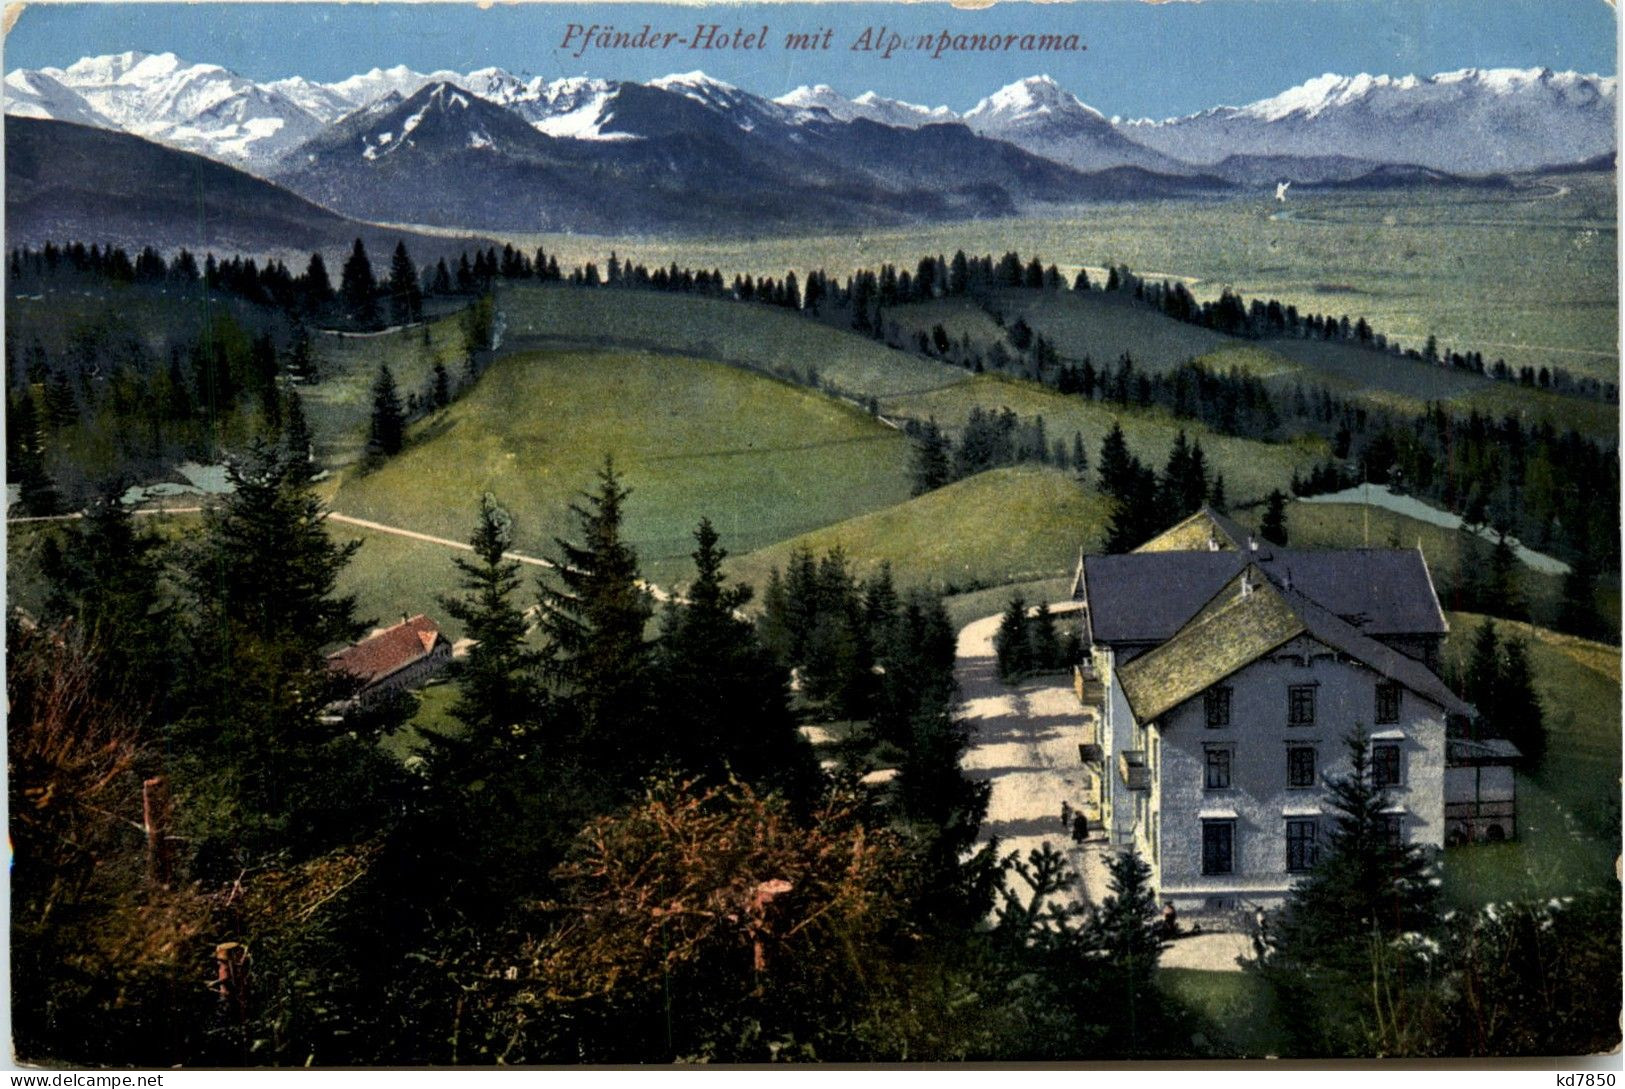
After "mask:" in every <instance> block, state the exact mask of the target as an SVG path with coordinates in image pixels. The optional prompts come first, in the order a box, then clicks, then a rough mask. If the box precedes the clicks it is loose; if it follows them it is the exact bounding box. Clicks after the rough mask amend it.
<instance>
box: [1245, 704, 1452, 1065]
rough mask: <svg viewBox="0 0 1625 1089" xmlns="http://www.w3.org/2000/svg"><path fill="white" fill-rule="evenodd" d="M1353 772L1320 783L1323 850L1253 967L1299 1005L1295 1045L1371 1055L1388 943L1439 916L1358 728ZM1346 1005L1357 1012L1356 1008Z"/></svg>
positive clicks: (1422, 867)
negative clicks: (1324, 806) (1326, 806)
mask: <svg viewBox="0 0 1625 1089" xmlns="http://www.w3.org/2000/svg"><path fill="white" fill-rule="evenodd" d="M1345 746H1346V748H1347V750H1348V757H1349V771H1348V773H1347V774H1345V775H1342V776H1338V777H1335V778H1330V779H1328V780H1327V783H1326V786H1327V789H1328V792H1329V798H1328V800H1329V802H1330V804H1331V807H1332V808H1333V810H1335V816H1334V817H1333V819H1332V821H1331V826H1330V828H1329V829H1327V830H1325V831H1324V832H1323V835H1322V842H1321V843H1320V845H1319V857H1318V858H1317V859H1316V860H1315V863H1314V865H1313V866H1312V868H1311V869H1310V870H1309V872H1308V873H1306V874H1305V875H1304V876H1303V877H1302V878H1300V879H1299V880H1298V882H1297V883H1296V884H1295V885H1294V886H1293V888H1292V892H1291V894H1290V896H1289V897H1288V899H1287V902H1286V904H1285V906H1284V907H1282V908H1281V910H1280V911H1278V912H1275V913H1273V914H1272V915H1271V916H1270V917H1269V919H1268V920H1267V922H1266V925H1265V929H1264V932H1263V933H1262V934H1261V935H1259V938H1258V942H1257V950H1258V959H1257V961H1256V963H1255V965H1254V967H1255V968H1257V969H1258V970H1259V971H1261V972H1262V974H1263V977H1264V979H1265V980H1266V981H1267V982H1268V983H1269V985H1270V986H1271V988H1272V989H1273V990H1274V992H1275V996H1276V1000H1277V1001H1278V1002H1282V1003H1284V1005H1283V1006H1282V1008H1288V1009H1293V1010H1295V1011H1298V1014H1299V1016H1297V1017H1295V1018H1294V1019H1293V1023H1292V1025H1291V1029H1292V1031H1293V1034H1294V1036H1295V1037H1296V1040H1295V1043H1296V1045H1297V1049H1298V1050H1300V1051H1302V1052H1306V1053H1310V1054H1318V1055H1327V1054H1348V1053H1356V1054H1362V1053H1367V1051H1368V1049H1369V1048H1370V1047H1371V1046H1372V1035H1375V1034H1376V1033H1375V1032H1374V1031H1373V1026H1375V1025H1378V1024H1380V1023H1381V1022H1382V1020H1383V1018H1384V1016H1385V1012H1386V1011H1385V1009H1384V1004H1385V1003H1387V1002H1391V1001H1392V995H1389V994H1385V993H1384V991H1385V989H1386V987H1387V985H1388V984H1387V979H1388V978H1389V977H1390V968H1391V958H1392V942H1393V940H1394V939H1395V938H1396V937H1398V936H1399V935H1400V934H1405V933H1420V934H1423V935H1430V934H1432V933H1434V932H1435V931H1436V929H1437V927H1438V924H1439V905H1438V893H1437V889H1436V888H1435V885H1434V883H1433V880H1432V869H1433V866H1432V860H1431V858H1430V857H1429V855H1428V853H1427V852H1426V851H1425V850H1424V849H1423V848H1421V847H1419V846H1417V845H1416V844H1412V843H1406V842H1404V840H1403V835H1404V833H1403V826H1401V831H1400V837H1399V838H1398V840H1397V841H1396V838H1395V837H1394V836H1393V834H1392V826H1391V825H1390V823H1389V822H1390V819H1391V816H1392V814H1391V811H1390V799H1389V796H1388V794H1387V791H1386V790H1384V789H1382V788H1380V787H1378V786H1377V785H1376V784H1375V781H1374V777H1373V774H1372V767H1371V761H1370V744H1369V741H1368V740H1367V737H1366V734H1365V731H1364V729H1363V728H1358V727H1357V728H1356V729H1355V731H1354V732H1353V733H1352V734H1350V735H1349V736H1348V737H1347V738H1346V739H1345ZM1351 1006H1353V1007H1354V1009H1356V1010H1358V1011H1359V1014H1358V1015H1352V1014H1353V1013H1354V1011H1353V1010H1351V1008H1350V1007H1351Z"/></svg>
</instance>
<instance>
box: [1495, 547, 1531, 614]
mask: <svg viewBox="0 0 1625 1089" xmlns="http://www.w3.org/2000/svg"><path fill="white" fill-rule="evenodd" d="M1488 593H1489V600H1488V601H1486V602H1485V603H1484V606H1485V609H1486V610H1487V611H1490V612H1493V613H1495V615H1497V616H1504V617H1506V618H1507V619H1508V620H1528V619H1529V602H1528V600H1527V599H1526V598H1525V597H1524V595H1523V580H1522V579H1521V578H1520V577H1519V572H1518V557H1517V554H1516V553H1514V552H1513V551H1512V543H1511V542H1510V541H1509V540H1507V535H1506V534H1505V533H1501V534H1498V535H1497V536H1496V539H1495V547H1494V548H1493V549H1491V550H1490V571H1489V587H1488Z"/></svg>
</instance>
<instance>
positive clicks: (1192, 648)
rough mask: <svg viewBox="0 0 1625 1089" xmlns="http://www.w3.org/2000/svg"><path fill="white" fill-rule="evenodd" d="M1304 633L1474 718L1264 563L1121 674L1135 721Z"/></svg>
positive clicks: (1425, 672)
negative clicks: (1275, 578)
mask: <svg viewBox="0 0 1625 1089" xmlns="http://www.w3.org/2000/svg"><path fill="white" fill-rule="evenodd" d="M1243 585H1245V586H1246V587H1247V590H1246V592H1243V589H1242V587H1243ZM1300 635H1307V636H1309V637H1310V638H1312V639H1315V640H1317V641H1318V642H1320V643H1323V644H1325V645H1326V646H1328V647H1331V648H1332V649H1333V650H1337V651H1341V652H1342V653H1343V654H1346V655H1347V656H1349V657H1350V658H1353V659H1354V660H1355V661H1358V662H1360V663H1362V664H1364V665H1365V666H1367V667H1368V668H1370V669H1371V670H1373V671H1375V672H1377V673H1380V674H1381V675H1383V676H1384V677H1387V678H1388V679H1389V680H1392V681H1396V682H1398V683H1399V684H1401V685H1403V686H1404V687H1406V688H1408V689H1410V690H1411V691H1412V692H1414V693H1416V694H1417V695H1419V696H1421V697H1422V698H1423V699H1426V700H1427V701H1429V702H1430V703H1433V704H1435V705H1437V706H1439V707H1441V708H1443V709H1444V710H1445V711H1446V712H1447V713H1449V714H1457V715H1471V714H1472V713H1473V709H1472V707H1471V706H1469V705H1468V704H1466V703H1464V702H1462V700H1461V699H1460V698H1458V697H1457V696H1456V694H1455V693H1453V692H1451V691H1450V689H1449V688H1448V687H1446V686H1445V684H1444V682H1443V681H1441V680H1439V678H1438V677H1436V676H1435V675H1434V674H1433V672H1432V671H1431V670H1429V669H1428V668H1427V667H1426V666H1424V665H1423V664H1422V663H1421V662H1418V661H1417V660H1416V659H1414V658H1411V657H1409V656H1407V655H1404V654H1401V653H1400V652H1398V651H1396V650H1394V649H1393V648H1392V647H1388V646H1385V645H1384V644H1382V643H1379V642H1377V641H1376V640H1375V639H1373V638H1371V637H1370V636H1368V635H1364V634H1362V633H1361V632H1360V631H1358V630H1356V629H1355V628H1354V626H1353V625H1352V624H1349V623H1348V622H1347V621H1345V620H1343V619H1341V618H1340V617H1338V616H1336V615H1335V614H1333V613H1331V612H1330V611H1328V610H1326V609H1323V608H1321V607H1320V606H1319V605H1317V604H1316V603H1315V602H1313V601H1311V600H1309V598H1307V597H1306V596H1304V595H1303V594H1301V593H1299V592H1297V591H1296V590H1288V589H1286V588H1284V587H1282V586H1279V585H1276V584H1275V583H1274V582H1272V581H1270V580H1269V579H1267V578H1266V577H1265V576H1264V572H1263V570H1262V569H1261V565H1257V564H1249V565H1247V566H1246V568H1245V569H1244V570H1243V571H1241V572H1240V573H1239V574H1238V575H1237V576H1236V577H1235V578H1234V579H1232V580H1230V582H1229V583H1227V584H1226V585H1225V587H1224V588H1223V589H1222V590H1221V591H1220V593H1219V594H1218V595H1216V596H1215V598H1214V599H1213V600H1212V601H1210V602H1209V603H1208V604H1207V606H1206V607H1205V608H1202V609H1200V610H1198V611H1197V615H1196V617H1195V619H1193V620H1192V621H1191V622H1190V623H1189V624H1186V625H1184V626H1183V627H1182V628H1181V629H1180V631H1179V632H1178V633H1177V634H1175V635H1174V636H1173V637H1172V638H1170V639H1168V640H1167V641H1166V642H1164V643H1163V644H1162V645H1161V646H1159V647H1156V648H1155V649H1153V650H1150V651H1147V652H1146V653H1145V654H1143V655H1141V656H1140V657H1138V658H1135V659H1134V660H1133V661H1131V662H1129V663H1128V664H1127V665H1124V666H1123V667H1121V668H1120V669H1119V670H1118V674H1117V675H1118V679H1119V680H1120V682H1121V683H1122V686H1123V693H1124V695H1125V696H1127V697H1128V701H1129V707H1130V708H1131V709H1132V710H1133V712H1134V717H1135V718H1136V719H1138V720H1139V721H1141V722H1148V721H1150V720H1152V719H1155V718H1157V717H1159V716H1161V715H1163V714H1165V713H1166V712H1168V711H1169V710H1171V709H1173V708H1174V707H1177V706H1179V705H1180V704H1182V703H1184V702H1185V701H1186V700H1188V699H1190V698H1192V697H1193V696H1196V695H1198V694H1200V693H1202V692H1205V691H1206V690H1207V689H1209V688H1211V687H1213V686H1214V685H1215V684H1218V683H1219V682H1220V681H1222V680H1223V679H1224V678H1226V677H1228V676H1230V674H1232V673H1234V672H1236V671H1237V670H1239V669H1241V668H1242V667H1243V666H1246V665H1249V664H1251V663H1252V662H1255V661H1257V660H1258V659H1259V658H1262V657H1263V656H1264V655H1266V654H1268V653H1270V652H1271V651H1273V650H1275V649H1276V648H1277V647H1279V646H1282V645H1283V644H1285V643H1286V642H1288V641H1289V640H1291V639H1294V638H1296V637H1297V636H1300Z"/></svg>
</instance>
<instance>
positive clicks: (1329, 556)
mask: <svg viewBox="0 0 1625 1089" xmlns="http://www.w3.org/2000/svg"><path fill="white" fill-rule="evenodd" d="M1259 566H1260V567H1262V568H1263V569H1264V572H1265V573H1266V574H1268V575H1269V576H1270V578H1271V579H1273V580H1274V581H1275V582H1276V583H1278V584H1280V585H1282V586H1285V587H1287V588H1288V589H1290V590H1295V591H1297V592H1299V593H1302V594H1303V595H1304V596H1306V597H1308V598H1310V599H1311V600H1313V601H1314V602H1315V603H1316V604H1318V605H1320V606H1321V607H1322V608H1324V609H1326V610H1328V611H1329V612H1332V613H1334V614H1336V615H1337V616H1339V617H1342V619H1343V620H1345V621H1347V622H1348V623H1349V624H1351V625H1353V626H1354V627H1356V628H1358V629H1359V630H1360V631H1362V632H1365V633H1366V634H1367V635H1424V634H1425V635H1443V634H1445V633H1446V632H1448V631H1449V630H1450V625H1449V624H1448V623H1446V622H1445V618H1444V610H1442V609H1441V608H1440V607H1439V595H1438V594H1437V593H1435V592H1434V589H1433V576H1432V575H1431V574H1430V573H1429V572H1428V565H1427V560H1425V559H1424V558H1423V556H1422V553H1421V552H1419V551H1417V550H1416V549H1414V548H1331V549H1318V550H1307V549H1305V550H1298V551H1293V550H1290V549H1284V548H1282V549H1274V550H1273V551H1270V552H1266V553H1261V554H1260V555H1259Z"/></svg>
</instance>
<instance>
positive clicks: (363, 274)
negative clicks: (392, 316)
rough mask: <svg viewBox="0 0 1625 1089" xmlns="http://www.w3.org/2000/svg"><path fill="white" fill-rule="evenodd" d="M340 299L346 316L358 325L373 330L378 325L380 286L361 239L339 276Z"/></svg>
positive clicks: (356, 243)
mask: <svg viewBox="0 0 1625 1089" xmlns="http://www.w3.org/2000/svg"><path fill="white" fill-rule="evenodd" d="M339 298H340V300H341V301H342V302H343V303H344V311H345V314H346V316H348V317H349V319H350V320H351V321H352V322H354V323H355V324H356V325H359V326H361V327H362V328H371V327H372V326H375V325H377V324H378V285H377V284H376V283H375V282H374V280H373V276H372V262H371V261H369V260H367V247H366V246H364V245H362V244H361V239H359V238H357V239H356V240H355V247H354V248H353V249H352V250H351V251H350V258H349V260H347V261H345V262H344V270H343V272H342V273H341V274H340V276H339Z"/></svg>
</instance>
